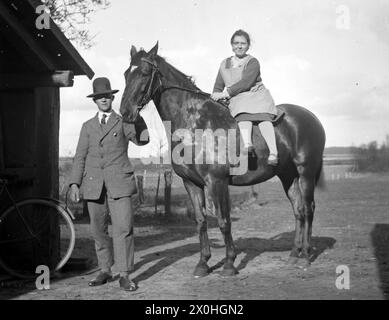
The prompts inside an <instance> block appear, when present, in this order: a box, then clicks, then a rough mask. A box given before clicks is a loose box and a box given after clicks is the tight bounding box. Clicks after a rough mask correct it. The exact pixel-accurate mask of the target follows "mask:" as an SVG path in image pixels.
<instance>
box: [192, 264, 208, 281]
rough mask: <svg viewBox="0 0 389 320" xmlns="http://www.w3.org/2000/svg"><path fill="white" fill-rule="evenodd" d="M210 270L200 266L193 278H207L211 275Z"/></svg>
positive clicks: (205, 266)
mask: <svg viewBox="0 0 389 320" xmlns="http://www.w3.org/2000/svg"><path fill="white" fill-rule="evenodd" d="M209 272H210V270H209V267H208V266H207V265H200V266H197V267H196V269H195V271H194V272H193V276H194V277H195V278H202V277H205V276H207V275H208V274H209Z"/></svg>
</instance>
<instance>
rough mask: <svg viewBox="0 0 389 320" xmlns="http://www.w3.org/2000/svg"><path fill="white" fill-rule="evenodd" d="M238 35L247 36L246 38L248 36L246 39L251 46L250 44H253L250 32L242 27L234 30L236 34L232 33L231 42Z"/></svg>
mask: <svg viewBox="0 0 389 320" xmlns="http://www.w3.org/2000/svg"><path fill="white" fill-rule="evenodd" d="M236 36H242V37H245V38H246V41H247V43H248V45H249V46H250V44H251V40H250V36H249V34H248V33H247V32H246V31H244V30H242V29H239V30H236V31H235V32H234V34H233V35H232V37H231V44H232V43H233V42H234V38H235V37H236Z"/></svg>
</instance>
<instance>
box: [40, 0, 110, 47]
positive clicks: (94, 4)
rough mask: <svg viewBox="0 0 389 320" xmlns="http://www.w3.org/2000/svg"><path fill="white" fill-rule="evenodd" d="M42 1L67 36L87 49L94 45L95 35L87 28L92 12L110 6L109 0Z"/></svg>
mask: <svg viewBox="0 0 389 320" xmlns="http://www.w3.org/2000/svg"><path fill="white" fill-rule="evenodd" d="M42 2H43V3H44V4H45V5H46V6H47V7H48V8H49V10H50V16H51V18H52V19H53V20H54V22H55V23H56V24H57V25H58V26H59V27H60V29H61V30H62V32H64V33H65V35H66V36H67V38H68V39H69V40H71V41H73V42H74V43H76V44H77V45H79V46H80V47H83V48H85V49H89V48H90V47H92V46H93V45H94V42H93V39H94V37H95V35H92V34H90V32H89V30H88V29H87V24H88V23H89V22H90V19H91V14H93V13H95V12H96V11H99V10H104V9H106V8H108V7H109V6H110V2H109V0H42Z"/></svg>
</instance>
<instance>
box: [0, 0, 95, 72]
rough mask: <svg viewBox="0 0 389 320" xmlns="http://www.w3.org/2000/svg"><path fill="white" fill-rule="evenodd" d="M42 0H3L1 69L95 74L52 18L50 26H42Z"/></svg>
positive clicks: (1, 4) (0, 70)
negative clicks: (39, 9)
mask: <svg viewBox="0 0 389 320" xmlns="http://www.w3.org/2000/svg"><path fill="white" fill-rule="evenodd" d="M41 4H42V3H41V1H40V0H0V73H28V72H38V73H45V72H51V71H57V70H71V71H73V73H74V74H75V75H86V76H87V77H88V78H89V79H92V78H93V76H94V72H93V70H92V69H91V68H90V67H89V65H88V64H87V63H86V62H85V61H84V59H83V58H82V57H81V55H80V54H79V53H78V51H77V50H76V49H75V48H74V46H73V45H72V44H71V42H70V41H69V40H68V39H67V38H66V36H65V35H64V34H63V33H62V31H61V30H60V29H59V28H58V26H57V25H56V24H55V23H54V22H53V21H52V20H51V19H50V28H49V29H38V28H37V27H36V24H35V22H36V19H37V18H38V17H39V14H37V13H36V11H35V10H36V8H37V6H39V5H41Z"/></svg>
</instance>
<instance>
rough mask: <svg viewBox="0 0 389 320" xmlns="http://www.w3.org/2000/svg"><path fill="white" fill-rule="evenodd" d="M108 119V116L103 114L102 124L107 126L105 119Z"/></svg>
mask: <svg viewBox="0 0 389 320" xmlns="http://www.w3.org/2000/svg"><path fill="white" fill-rule="evenodd" d="M106 118H107V115H106V114H105V113H103V117H102V118H101V124H106V122H105V119H106Z"/></svg>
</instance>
